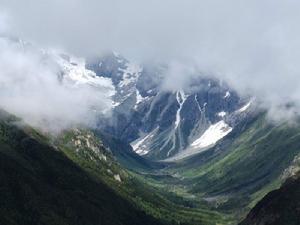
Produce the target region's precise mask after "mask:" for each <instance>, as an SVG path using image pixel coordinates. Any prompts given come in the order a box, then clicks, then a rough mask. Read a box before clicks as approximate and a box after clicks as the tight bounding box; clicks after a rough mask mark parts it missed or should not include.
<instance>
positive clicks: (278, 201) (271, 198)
mask: <svg viewBox="0 0 300 225" xmlns="http://www.w3.org/2000/svg"><path fill="white" fill-rule="evenodd" d="M299 224H300V178H299V176H298V177H293V178H291V179H289V180H287V181H286V183H285V184H284V185H283V186H282V187H281V188H280V189H278V190H275V191H272V192H270V193H269V194H267V195H266V196H265V197H264V198H263V199H262V200H261V201H260V202H259V203H258V204H257V205H256V206H255V207H254V208H253V209H252V210H251V212H250V213H249V214H248V216H247V218H246V219H245V220H244V221H243V222H241V223H240V225H299Z"/></svg>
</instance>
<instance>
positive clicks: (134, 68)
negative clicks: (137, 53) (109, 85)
mask: <svg viewBox="0 0 300 225" xmlns="http://www.w3.org/2000/svg"><path fill="white" fill-rule="evenodd" d="M119 70H120V71H122V72H123V79H122V81H121V82H120V84H119V86H120V87H124V86H128V85H129V84H132V83H136V81H137V79H138V77H139V75H140V74H141V72H142V70H143V69H142V67H140V66H139V65H138V64H135V63H126V68H125V69H119Z"/></svg>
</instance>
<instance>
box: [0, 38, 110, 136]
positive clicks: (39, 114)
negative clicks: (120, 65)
mask: <svg viewBox="0 0 300 225" xmlns="http://www.w3.org/2000/svg"><path fill="white" fill-rule="evenodd" d="M0 68H1V70H0V90H1V91H0V107H1V108H4V109H5V110H7V111H9V112H11V113H14V114H15V115H17V116H19V117H22V118H23V119H24V120H25V121H26V122H28V123H30V124H31V125H33V126H36V127H38V128H41V129H43V130H46V131H51V132H59V131H61V130H62V129H67V128H69V127H71V126H73V125H77V124H81V125H86V126H90V125H93V124H95V121H96V118H97V116H99V115H100V113H103V112H104V111H107V110H109V109H110V106H111V100H110V97H109V95H106V93H107V92H108V90H107V89H109V88H110V87H109V84H107V83H104V84H103V87H101V85H100V86H99V85H98V87H97V88H94V87H92V86H91V85H88V84H77V85H76V84H75V83H74V82H73V83H72V82H70V81H69V82H67V80H66V81H65V80H60V79H59V76H58V74H59V73H61V70H60V69H61V68H60V67H59V66H58V65H57V64H56V63H55V62H54V61H52V59H51V56H50V55H46V54H42V53H41V52H39V51H38V50H36V49H34V48H31V47H30V46H25V47H24V45H22V44H20V43H16V42H11V41H7V40H5V39H0ZM110 91H111V90H110Z"/></svg>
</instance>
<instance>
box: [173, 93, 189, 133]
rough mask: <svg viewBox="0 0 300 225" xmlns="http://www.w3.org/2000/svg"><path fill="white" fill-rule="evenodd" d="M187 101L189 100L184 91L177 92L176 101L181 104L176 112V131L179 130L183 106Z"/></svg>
mask: <svg viewBox="0 0 300 225" xmlns="http://www.w3.org/2000/svg"><path fill="white" fill-rule="evenodd" d="M186 99H187V95H185V93H184V92H183V91H177V92H176V100H177V102H178V104H179V109H178V110H177V112H176V121H175V130H176V129H177V128H178V126H179V124H180V121H181V116H180V112H181V109H182V106H183V104H184V102H185V100H186Z"/></svg>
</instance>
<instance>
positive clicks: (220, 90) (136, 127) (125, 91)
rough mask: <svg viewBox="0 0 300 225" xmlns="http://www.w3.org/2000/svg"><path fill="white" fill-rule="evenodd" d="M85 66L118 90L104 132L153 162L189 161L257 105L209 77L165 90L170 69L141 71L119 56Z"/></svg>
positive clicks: (101, 59) (227, 131) (135, 65)
mask: <svg viewBox="0 0 300 225" xmlns="http://www.w3.org/2000/svg"><path fill="white" fill-rule="evenodd" d="M86 67H87V68H88V69H89V70H92V71H94V72H95V73H96V74H97V76H99V77H103V78H108V79H111V81H112V83H113V85H114V87H115V90H116V93H115V94H114V95H113V99H114V108H113V115H112V117H111V118H110V119H109V120H108V121H101V122H100V123H99V129H100V130H101V131H103V132H105V133H108V134H110V135H112V136H114V137H117V138H119V139H121V140H123V141H124V142H127V143H131V145H132V147H133V149H134V151H135V152H137V153H138V154H140V155H142V156H144V157H146V158H150V159H155V160H158V159H159V160H161V159H167V158H170V157H175V158H176V159H177V158H184V157H186V156H188V155H193V154H196V153H198V152H200V151H203V150H205V149H207V148H209V147H211V146H213V145H214V144H215V143H216V142H217V141H218V140H220V139H222V138H223V137H224V136H226V135H227V134H229V133H230V132H231V131H232V129H233V127H235V126H236V125H237V124H238V123H239V122H240V121H241V120H243V118H244V116H243V115H244V114H245V113H246V112H247V110H248V108H249V107H250V105H251V103H252V100H251V99H250V98H240V97H239V96H238V94H237V93H236V92H235V91H234V90H232V89H231V88H230V87H229V86H228V85H227V84H225V83H224V82H221V81H219V80H217V79H212V78H206V77H203V78H200V79H195V80H194V81H193V85H192V86H191V87H189V88H186V89H182V90H177V91H168V90H164V89H163V88H162V87H161V83H163V75H164V73H166V70H167V68H166V67H165V66H156V67H155V66H152V67H151V66H144V67H142V66H140V65H137V64H134V63H132V62H129V61H128V60H126V59H124V58H123V57H121V56H120V55H117V54H109V55H107V56H104V57H102V58H96V59H90V60H87V64H86Z"/></svg>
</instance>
